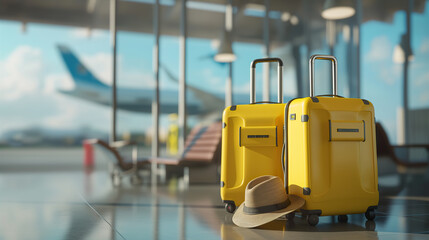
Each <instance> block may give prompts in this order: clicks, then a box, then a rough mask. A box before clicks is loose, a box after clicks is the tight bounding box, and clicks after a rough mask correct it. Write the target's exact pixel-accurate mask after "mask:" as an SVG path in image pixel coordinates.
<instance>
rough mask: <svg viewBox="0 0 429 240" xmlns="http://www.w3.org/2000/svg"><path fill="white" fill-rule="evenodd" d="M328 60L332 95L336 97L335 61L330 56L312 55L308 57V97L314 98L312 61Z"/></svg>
mask: <svg viewBox="0 0 429 240" xmlns="http://www.w3.org/2000/svg"><path fill="white" fill-rule="evenodd" d="M316 59H320V60H330V61H331V62H332V94H333V95H337V59H336V58H335V57H334V56H330V55H313V56H311V57H310V63H309V65H310V97H314V61H316Z"/></svg>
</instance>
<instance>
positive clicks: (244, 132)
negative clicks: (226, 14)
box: [220, 58, 285, 213]
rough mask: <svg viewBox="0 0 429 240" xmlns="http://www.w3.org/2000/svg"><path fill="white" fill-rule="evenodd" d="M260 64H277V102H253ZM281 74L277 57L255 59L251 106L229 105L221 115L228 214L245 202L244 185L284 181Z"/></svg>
mask: <svg viewBox="0 0 429 240" xmlns="http://www.w3.org/2000/svg"><path fill="white" fill-rule="evenodd" d="M261 62H277V63H278V103H273V104H264V103H255V67H256V64H257V63H261ZM282 71H283V62H282V61H281V60H280V59H278V58H265V59H256V60H254V61H253V62H252V63H251V74H250V104H246V105H236V106H230V107H227V108H226V109H225V110H224V112H223V117H222V121H223V129H222V153H221V179H220V180H221V187H220V195H221V197H222V200H223V201H224V203H226V205H225V207H226V210H227V211H228V212H231V213H232V212H234V210H235V208H236V206H239V205H240V204H241V203H242V202H244V191H245V188H246V185H247V183H248V182H249V181H251V180H252V179H254V178H256V177H259V176H263V175H274V176H278V177H280V178H281V179H283V171H282V164H281V152H282V145H283V122H284V109H285V104H284V103H283V92H282Z"/></svg>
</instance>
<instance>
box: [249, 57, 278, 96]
mask: <svg viewBox="0 0 429 240" xmlns="http://www.w3.org/2000/svg"><path fill="white" fill-rule="evenodd" d="M263 62H266V63H268V62H277V63H278V67H277V76H278V82H277V86H278V90H277V91H278V92H277V93H278V97H277V102H278V103H282V102H283V61H282V60H281V59H280V58H260V59H255V60H253V61H252V63H251V64H250V103H251V104H253V103H255V69H256V64H257V63H263Z"/></svg>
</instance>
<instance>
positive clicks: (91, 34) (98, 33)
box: [69, 28, 107, 38]
mask: <svg viewBox="0 0 429 240" xmlns="http://www.w3.org/2000/svg"><path fill="white" fill-rule="evenodd" d="M69 34H70V36H71V37H73V38H99V37H104V36H106V35H107V34H106V32H104V31H102V30H98V29H90V28H76V29H74V30H71V31H70V33H69Z"/></svg>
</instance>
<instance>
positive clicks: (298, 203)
mask: <svg viewBox="0 0 429 240" xmlns="http://www.w3.org/2000/svg"><path fill="white" fill-rule="evenodd" d="M288 198H289V200H290V204H289V206H287V207H286V208H283V209H280V210H277V211H274V212H268V213H260V214H247V213H245V212H244V211H243V207H244V203H242V204H241V205H240V207H238V209H237V210H236V211H235V213H234V216H233V217H232V221H233V222H234V223H235V225H237V226H239V227H244V228H254V227H257V226H261V225H263V224H265V223H268V222H271V221H273V220H275V219H277V218H279V217H281V216H283V215H286V214H288V213H291V212H293V211H295V210H297V209H300V208H301V207H302V206H304V203H305V200H304V199H303V198H301V197H298V196H295V195H288Z"/></svg>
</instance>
